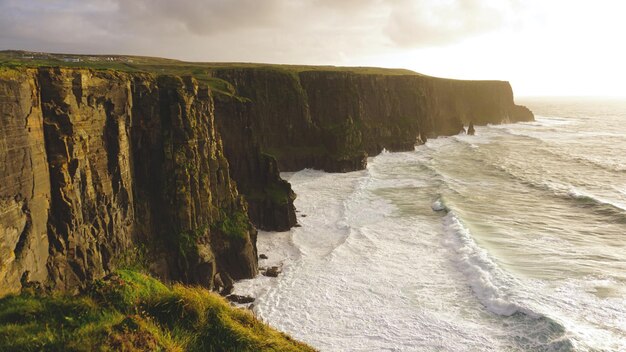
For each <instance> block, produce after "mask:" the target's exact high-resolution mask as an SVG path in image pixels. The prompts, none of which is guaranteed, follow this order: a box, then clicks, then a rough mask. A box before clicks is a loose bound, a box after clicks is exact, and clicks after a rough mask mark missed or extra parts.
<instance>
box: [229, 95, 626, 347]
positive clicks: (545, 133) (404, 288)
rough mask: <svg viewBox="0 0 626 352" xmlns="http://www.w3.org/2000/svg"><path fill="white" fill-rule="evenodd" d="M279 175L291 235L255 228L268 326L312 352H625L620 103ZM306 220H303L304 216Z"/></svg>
mask: <svg viewBox="0 0 626 352" xmlns="http://www.w3.org/2000/svg"><path fill="white" fill-rule="evenodd" d="M523 103H526V104H527V105H528V106H529V107H530V108H531V109H532V110H533V111H534V112H535V115H536V118H537V121H536V122H532V123H522V124H514V125H499V126H485V127H477V128H476V136H465V135H459V136H454V137H448V138H438V139H433V140H429V141H428V143H426V145H422V146H419V147H416V149H415V151H414V152H406V153H383V154H381V155H379V156H377V157H374V158H370V160H369V166H368V168H367V170H363V171H358V172H352V173H346V174H328V173H324V172H320V171H314V170H304V171H301V172H297V173H292V174H285V175H284V176H285V178H287V179H288V180H289V181H290V182H291V183H292V185H293V188H294V190H295V191H296V193H297V194H298V198H297V200H296V207H297V209H298V210H299V211H300V213H298V214H299V218H298V220H299V222H300V224H301V225H302V227H299V228H294V229H293V230H292V231H290V232H285V233H260V234H259V240H258V248H259V253H265V254H267V255H268V256H269V259H268V260H261V261H260V265H261V266H264V265H280V266H282V267H283V270H284V272H283V274H282V275H281V276H279V277H278V278H267V277H259V278H257V279H254V280H248V281H243V282H241V283H239V284H238V285H237V287H236V290H237V292H239V293H245V294H253V295H255V296H256V297H257V301H256V302H255V304H256V305H255V308H254V310H255V312H256V314H257V315H258V316H259V317H261V318H262V319H263V320H265V321H267V322H269V323H270V324H272V325H274V326H275V327H277V328H279V329H280V330H283V331H285V332H288V333H290V334H291V335H293V336H294V337H296V338H298V339H302V340H303V341H305V342H308V343H310V344H311V345H313V346H314V347H316V348H319V349H320V350H322V351H624V350H626V237H625V236H626V177H625V176H626V103H625V102H618V101H591V100H587V101H575V100H562V101H550V100H536V101H528V102H523ZM304 215H306V217H304Z"/></svg>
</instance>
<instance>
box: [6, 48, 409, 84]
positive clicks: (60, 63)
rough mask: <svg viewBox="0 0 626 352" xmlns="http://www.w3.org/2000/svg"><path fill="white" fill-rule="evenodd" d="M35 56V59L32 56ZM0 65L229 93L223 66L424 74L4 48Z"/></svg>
mask: <svg viewBox="0 0 626 352" xmlns="http://www.w3.org/2000/svg"><path fill="white" fill-rule="evenodd" d="M31 57H32V58H31ZM64 58H79V59H81V61H80V62H65V61H64ZM0 66H12V67H14V66H24V67H41V66H44V67H48V66H51V67H73V68H89V69H98V70H118V71H127V72H152V73H157V74H172V75H177V76H181V75H192V76H194V77H196V78H197V79H200V80H204V81H208V82H211V83H212V85H214V86H215V88H218V89H219V90H221V91H224V92H228V91H229V87H228V84H227V82H224V81H221V80H219V79H216V78H212V77H211V72H212V71H214V70H219V69H250V68H257V69H258V68H263V69H268V70H279V71H287V72H293V73H299V72H305V71H332V72H339V71H340V72H351V73H356V74H383V75H420V74H419V73H417V72H414V71H410V70H406V69H390V68H378V67H341V66H308V65H281V64H264V63H244V62H185V61H179V60H172V59H165V58H156V57H144V56H121V55H75V54H51V53H28V52H23V51H0Z"/></svg>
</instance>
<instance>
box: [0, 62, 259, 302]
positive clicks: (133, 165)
mask: <svg viewBox="0 0 626 352" xmlns="http://www.w3.org/2000/svg"><path fill="white" fill-rule="evenodd" d="M0 101H1V102H2V105H1V106H0V119H2V122H1V124H0V146H1V147H0V148H1V149H0V155H1V156H2V158H3V162H4V165H5V167H4V168H3V169H2V171H1V172H0V180H1V185H2V188H1V189H0V200H1V201H0V225H1V226H0V291H2V292H7V291H15V290H17V289H19V287H20V279H21V278H22V276H23V275H24V273H26V272H28V274H29V277H28V279H29V280H32V281H40V282H43V283H48V284H51V285H53V286H55V287H57V288H62V289H71V288H75V287H80V286H82V285H83V284H84V283H85V282H88V281H90V280H92V279H95V278H99V277H102V276H104V275H105V273H107V272H109V271H110V270H112V269H113V268H114V267H115V266H116V261H119V260H120V258H124V257H125V256H133V255H147V256H149V257H150V260H149V262H150V266H151V271H153V272H155V273H156V274H158V275H159V276H160V277H161V278H162V279H165V280H177V281H183V282H187V283H198V284H203V285H204V286H207V287H212V285H213V278H214V275H215V274H216V273H220V274H221V276H222V277H223V276H226V275H228V276H230V277H233V278H235V279H241V278H246V277H252V276H254V275H255V274H256V265H257V260H256V249H255V240H256V230H255V229H254V227H253V226H252V225H251V224H250V223H249V221H248V219H247V216H245V213H246V211H247V208H246V204H245V201H244V200H243V199H242V197H241V196H239V194H238V192H237V189H236V187H235V185H234V183H233V182H232V181H231V178H230V176H229V175H230V173H229V168H228V162H227V160H226V158H225V157H224V155H223V149H222V142H221V139H220V137H219V135H218V134H217V133H216V131H215V128H214V118H213V101H212V99H211V93H210V90H209V89H207V87H206V86H205V87H202V86H199V85H198V83H197V81H195V80H194V79H192V78H185V79H181V78H179V77H171V76H161V77H155V76H152V75H147V74H132V75H131V74H127V73H123V72H111V71H90V70H83V69H59V68H40V69H38V70H34V69H26V70H3V71H1V73H0Z"/></svg>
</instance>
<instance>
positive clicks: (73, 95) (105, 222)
mask: <svg viewBox="0 0 626 352" xmlns="http://www.w3.org/2000/svg"><path fill="white" fill-rule="evenodd" d="M37 55H39V56H37ZM29 57H30V56H29ZM63 57H64V56H61V55H59V56H55V55H51V54H36V55H35V56H33V57H32V58H25V54H24V53H19V52H3V53H1V54H0V61H1V62H2V63H1V64H0V100H1V101H2V102H3V104H2V106H1V108H0V110H1V111H0V112H1V114H0V118H1V119H2V125H1V128H2V130H1V131H0V132H1V133H0V140H1V141H2V144H1V145H2V149H0V155H2V157H3V159H4V160H5V165H7V167H6V168H5V169H4V170H2V172H1V173H0V178H1V179H2V184H3V185H4V186H3V187H2V188H1V189H0V200H1V202H0V223H1V224H2V227H0V231H1V232H0V235H1V238H2V240H1V241H0V253H2V257H0V282H1V283H2V292H14V291H16V290H18V289H19V288H20V283H19V279H20V277H22V275H23V274H24V273H26V272H28V274H29V280H32V281H33V282H41V283H43V284H44V285H47V286H54V287H55V288H57V289H65V290H72V289H75V288H77V287H78V288H80V287H85V285H86V284H87V283H88V282H90V281H92V280H94V279H98V278H101V277H103V276H104V275H106V274H107V273H109V272H111V271H112V270H114V269H115V268H116V267H117V266H118V263H119V261H120V260H121V258H125V257H127V256H128V253H134V251H135V250H136V249H137V248H139V249H140V250H141V252H142V253H144V255H143V257H145V260H146V262H147V263H148V266H149V268H150V271H151V272H153V273H154V274H156V275H158V277H159V278H161V279H163V280H165V281H180V282H185V283H193V284H200V285H203V286H205V287H208V288H213V289H218V288H220V287H217V285H216V282H219V281H222V283H223V281H227V282H229V281H230V279H231V278H232V279H242V278H248V277H253V276H255V275H256V274H257V253H256V248H255V242H256V229H255V227H254V226H252V225H251V223H250V221H249V220H248V219H250V220H251V221H252V223H254V225H256V226H257V227H258V228H261V229H264V230H280V231H282V230H287V229H289V228H291V227H292V226H294V225H295V224H296V216H295V208H294V206H293V201H294V199H295V197H296V195H295V194H294V192H293V191H292V189H291V186H290V185H289V183H288V182H286V181H284V180H282V179H281V178H280V171H296V170H300V169H303V168H317V169H323V170H326V171H330V172H347V171H353V170H359V169H363V168H364V167H365V166H366V160H367V157H368V156H373V155H376V154H378V153H380V152H381V151H382V150H383V149H387V150H390V151H402V150H412V149H413V148H414V146H415V145H416V144H420V143H424V142H425V141H426V139H427V138H432V137H437V136H445V135H453V134H456V133H459V132H460V131H461V130H462V128H463V125H467V124H469V122H473V123H474V124H476V125H481V124H487V123H504V122H516V121H529V120H532V119H533V116H532V113H531V112H530V111H529V110H528V109H526V108H524V107H520V106H517V105H515V104H514V102H513V93H512V90H511V87H510V85H509V84H508V83H507V82H501V81H457V80H449V79H439V78H434V77H428V76H423V75H420V74H417V73H414V72H411V71H406V70H388V69H376V68H336V67H311V66H280V65H261V64H210V63H207V64H205V63H185V62H179V61H174V60H166V59H153V58H137V57H121V56H114V57H101V56H93V57H91V56H84V57H80V58H79V59H80V60H82V61H78V62H72V61H69V62H66V61H63ZM217 277H219V279H216V278H217ZM222 288H223V287H222Z"/></svg>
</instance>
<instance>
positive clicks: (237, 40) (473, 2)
mask: <svg viewBox="0 0 626 352" xmlns="http://www.w3.org/2000/svg"><path fill="white" fill-rule="evenodd" d="M516 1H518V0H342V1H336V0H301V1H291V0H179V1H171V0H133V1H128V0H99V1H95V0H0V48H3V49H9V48H16V49H32V50H45V51H72V52H81V53H87V52H93V53H126V54H143V55H156V56H169V57H175V58H182V59H193V60H225V61H226V60H228V61H231V60H243V61H274V62H309V63H310V62H324V61H326V62H330V61H333V60H340V61H341V60H345V58H350V57H355V56H362V55H369V54H375V53H377V52H380V51H385V50H386V51H388V50H401V49H404V48H419V47H425V46H433V45H442V44H447V43H451V42H455V41H458V40H462V39H463V38H466V37H468V36H471V35H476V34H479V33H483V32H488V31H491V30H495V29H497V28H499V27H501V26H503V25H506V24H507V23H510V22H511V21H514V17H515V16H514V14H515V2H516ZM342 58H343V59H342Z"/></svg>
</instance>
